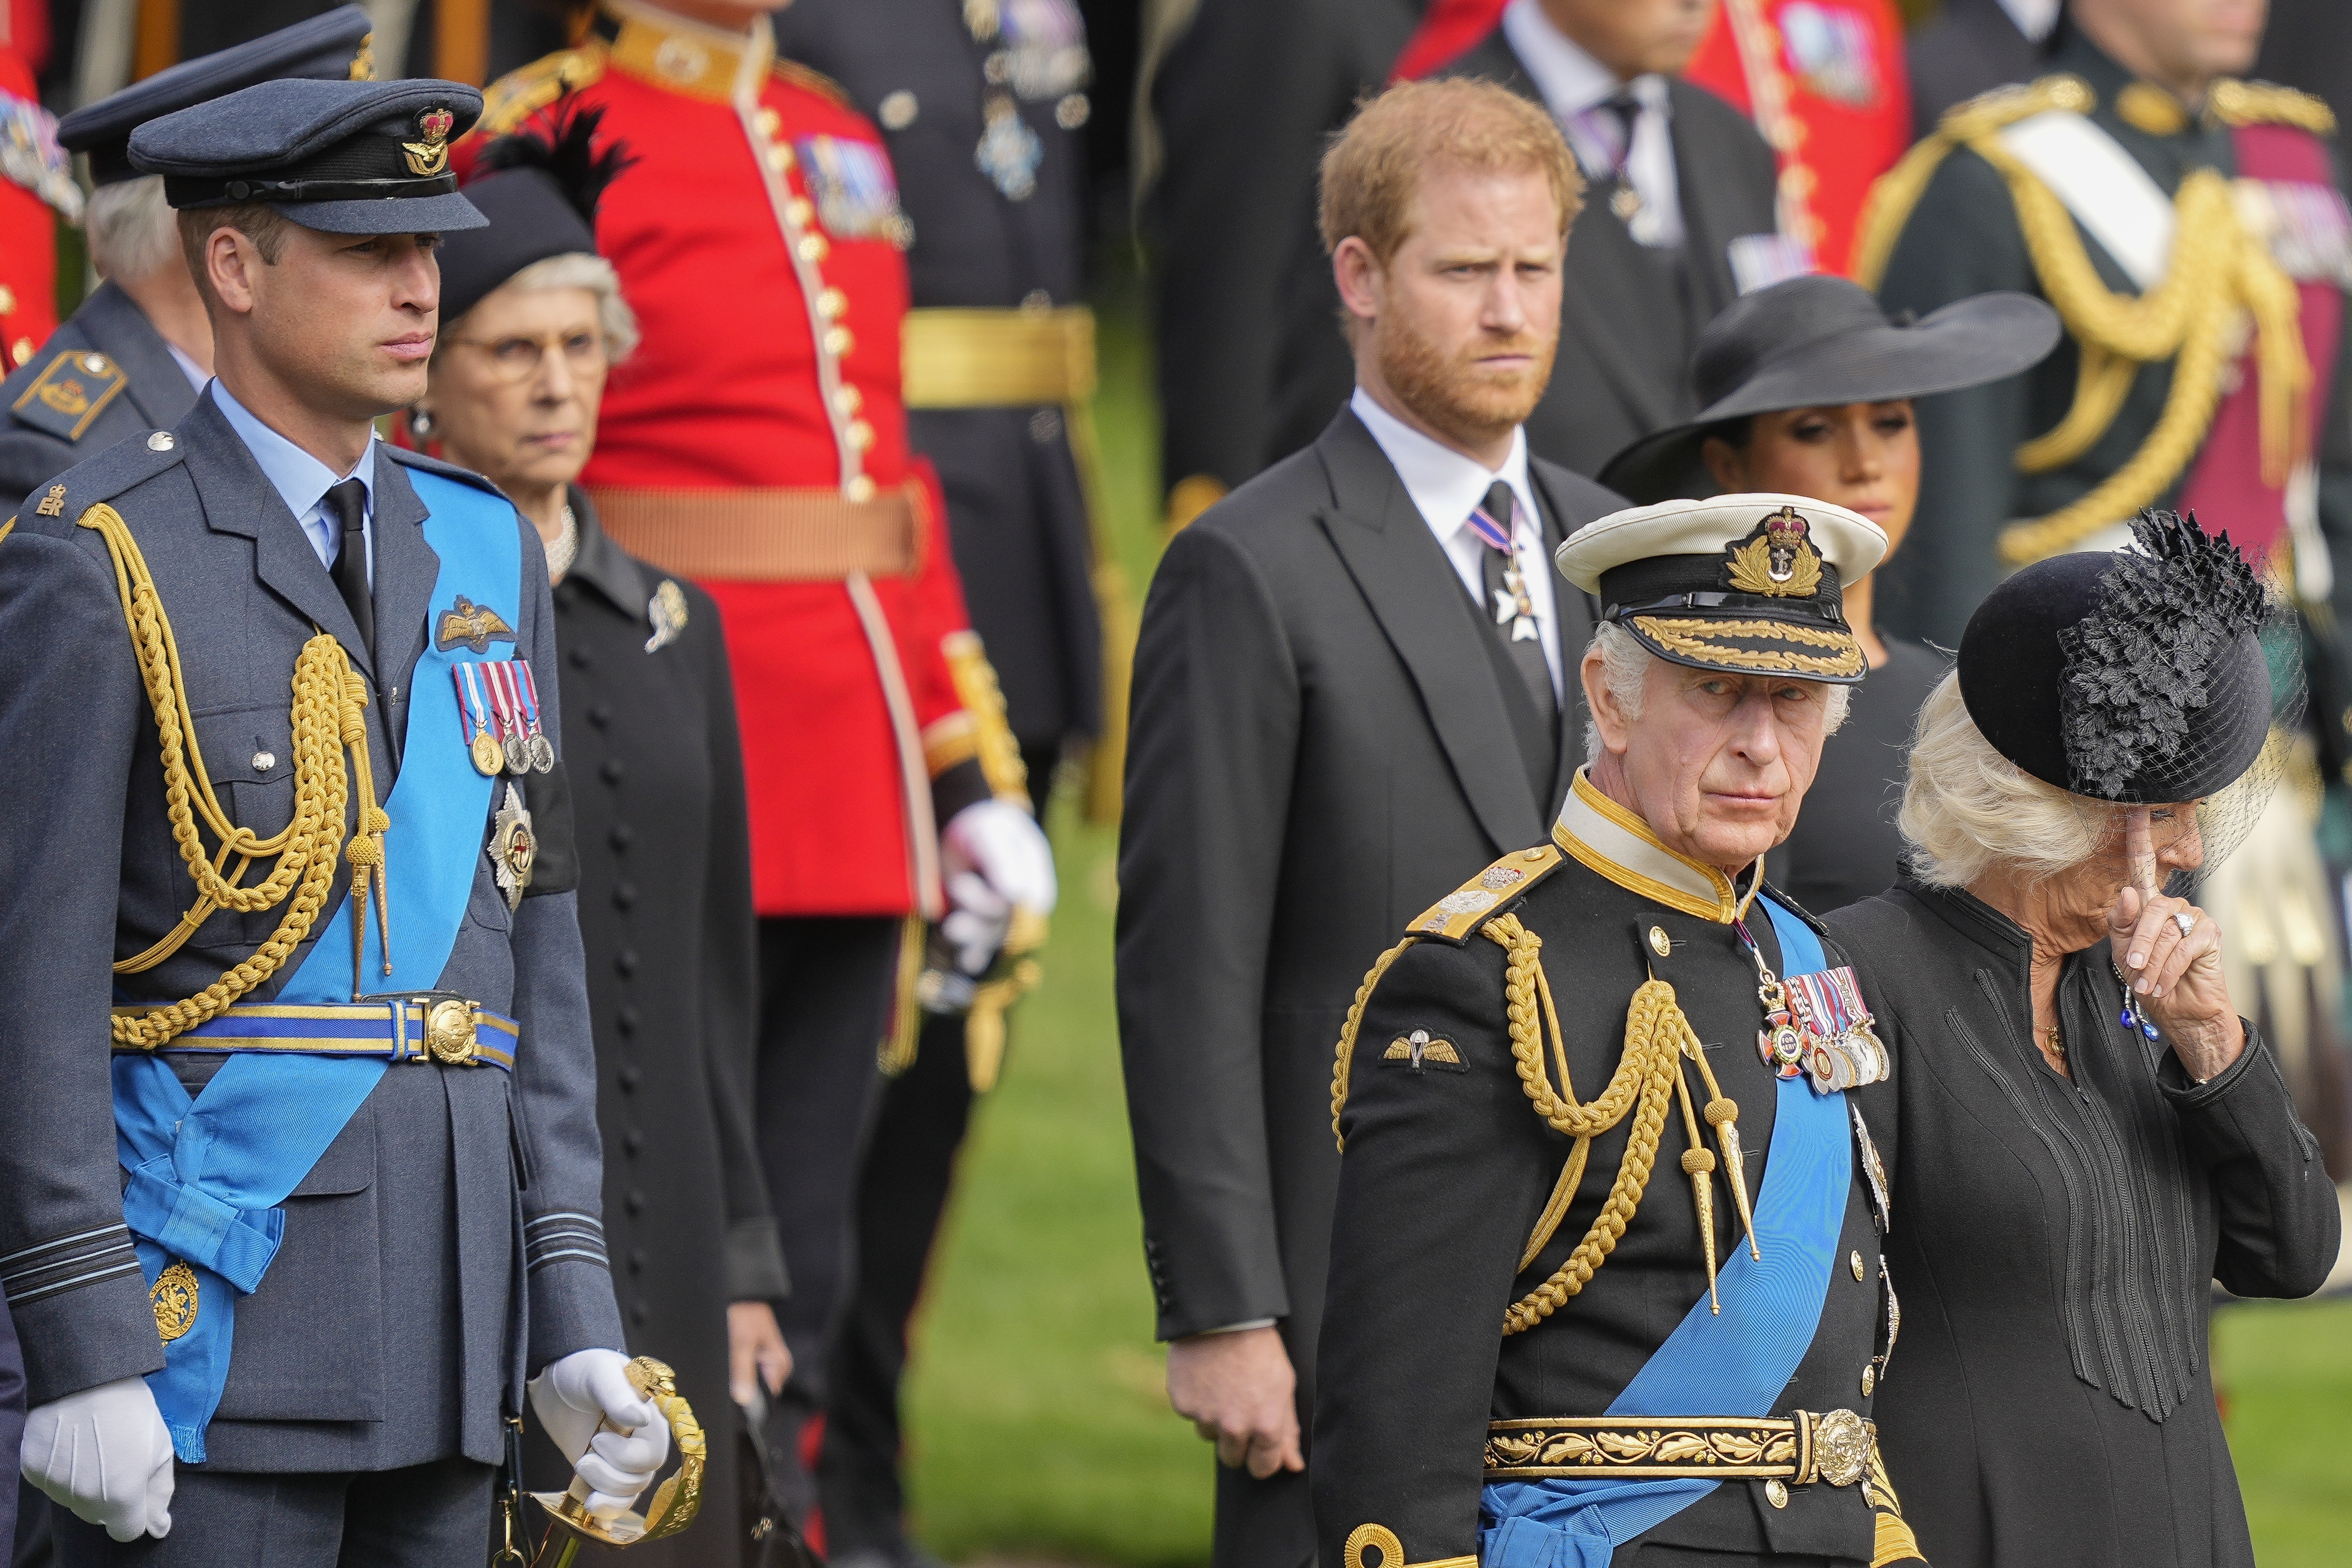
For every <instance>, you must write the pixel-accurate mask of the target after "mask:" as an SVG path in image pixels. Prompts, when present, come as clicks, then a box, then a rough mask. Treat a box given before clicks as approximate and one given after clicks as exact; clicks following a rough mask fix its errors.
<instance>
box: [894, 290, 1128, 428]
mask: <svg viewBox="0 0 2352 1568" xmlns="http://www.w3.org/2000/svg"><path fill="white" fill-rule="evenodd" d="M898 347H899V358H900V371H899V375H900V378H901V392H902V395H903V396H904V397H905V398H906V402H907V406H908V408H1021V407H1026V406H1029V405H1034V404H1040V403H1078V402H1083V401H1084V400H1085V399H1087V398H1089V397H1092V396H1093V395H1094V392H1095V313H1094V312H1093V311H1092V310H1087V308H1086V307H1085V306H1084V305H1069V306H1065V307H1064V308H1062V309H1060V310H1028V309H1026V308H1024V309H1020V310H946V309H936V308H935V309H928V310H909V311H908V312H907V320H906V325H905V326H904V327H903V328H902V329H901V330H900V332H899V337H898Z"/></svg>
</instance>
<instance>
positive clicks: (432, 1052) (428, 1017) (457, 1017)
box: [425, 1002, 474, 1067]
mask: <svg viewBox="0 0 2352 1568" xmlns="http://www.w3.org/2000/svg"><path fill="white" fill-rule="evenodd" d="M425 1054H426V1055H427V1056H429V1057H431V1058H433V1059H434V1060H435V1061H436V1062H439V1063H440V1064H441V1065H442V1066H444V1067H466V1066H469V1065H471V1063H472V1062H473V1059H474V1007H473V1004H472V1003H470V1002H436V1003H434V1004H433V1005H431V1006H429V1007H427V1008H426V1009H425Z"/></svg>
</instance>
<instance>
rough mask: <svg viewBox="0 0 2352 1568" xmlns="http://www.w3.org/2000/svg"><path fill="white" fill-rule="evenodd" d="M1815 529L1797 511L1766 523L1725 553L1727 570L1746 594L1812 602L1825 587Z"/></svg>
mask: <svg viewBox="0 0 2352 1568" xmlns="http://www.w3.org/2000/svg"><path fill="white" fill-rule="evenodd" d="M1811 532H1812V528H1811V524H1809V523H1807V522H1806V521H1805V520H1804V519H1803V518H1802V517H1801V516H1800V515H1799V514H1798V512H1797V510H1796V508H1794V507H1788V506H1784V507H1782V508H1781V509H1780V510H1779V511H1776V512H1773V513H1772V514H1771V515H1770V516H1769V517H1766V518H1764V519H1762V520H1761V521H1759V522H1758V523H1757V524H1756V526H1755V527H1754V528H1752V529H1750V530H1749V531H1748V537H1747V538H1745V539H1743V540H1741V541H1739V542H1738V543H1736V544H1732V545H1730V546H1727V548H1726V550H1725V552H1724V554H1725V559H1724V570H1725V572H1726V574H1727V575H1728V576H1729V577H1730V579H1731V586H1732V587H1733V588H1735V589H1737V590H1738V591H1739V592H1740V593H1743V594H1764V595H1769V596H1771V597H1773V598H1776V599H1809V598H1811V597H1812V595H1813V594H1814V592H1815V590H1817V589H1819V588H1820V587H1821V585H1822V557H1821V552H1819V551H1817V550H1815V549H1814V548H1813V542H1812V539H1811Z"/></svg>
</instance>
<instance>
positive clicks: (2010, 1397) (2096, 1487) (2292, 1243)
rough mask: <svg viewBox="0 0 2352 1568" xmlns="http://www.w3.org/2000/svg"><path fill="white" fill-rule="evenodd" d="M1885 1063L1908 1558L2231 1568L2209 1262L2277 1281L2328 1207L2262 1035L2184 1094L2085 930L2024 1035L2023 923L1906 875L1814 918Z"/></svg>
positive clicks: (2250, 1284)
mask: <svg viewBox="0 0 2352 1568" xmlns="http://www.w3.org/2000/svg"><path fill="white" fill-rule="evenodd" d="M1827 923H1828V925H1829V928H1830V931H1831V933H1832V935H1834V936H1835V937H1836V938H1837V940H1838V941H1839V942H1841V943H1843V945H1844V946H1845V948H1846V949H1847V951H1848V952H1851V953H1852V954H1853V958H1854V963H1855V965H1856V967H1857V968H1858V969H1859V970H1860V971H1861V974H1862V984H1863V994H1864V997H1865V998H1866V999H1867V1000H1868V1002H1869V1005H1870V1007H1871V1010H1872V1012H1873V1013H1874V1014H1875V1015H1876V1016H1877V1019H1878V1031H1879V1035H1880V1037H1881V1038H1882V1039H1884V1040H1885V1042H1886V1045H1887V1047H1888V1048H1889V1049H1890V1050H1892V1051H1893V1052H1894V1054H1895V1060H1896V1062H1897V1063H1898V1072H1897V1077H1896V1084H1897V1089H1898V1091H1899V1099H1900V1110H1899V1112H1898V1119H1897V1120H1898V1127H1899V1131H1898V1137H1899V1140H1900V1142H1901V1147H1902V1158H1901V1159H1900V1161H1899V1162H1897V1164H1896V1169H1895V1204H1894V1215H1895V1220H1894V1227H1893V1230H1892V1232H1891V1234H1890V1236H1889V1237H1888V1242H1889V1247H1888V1256H1887V1261H1888V1264H1889V1266H1890V1267H1891V1268H1892V1269H1893V1271H1894V1277H1895V1282H1896V1284H1897V1285H1898V1287H1899V1288H1900V1289H1901V1290H1902V1292H1903V1332H1902V1338H1901V1341H1900V1342H1899V1343H1898V1345H1897V1347H1896V1350H1895V1355H1894V1358H1893V1359H1892V1361H1891V1362H1890V1363H1889V1364H1888V1367H1887V1377H1886V1381H1885V1385H1884V1386H1883V1387H1882V1388H1881V1390H1880V1391H1879V1395H1878V1423H1879V1426H1878V1436H1879V1442H1880V1444H1881V1446H1882V1447H1884V1449H1885V1453H1886V1458H1887V1464H1888V1466H1889V1468H1891V1469H1892V1471H1893V1474H1894V1476H1895V1485H1896V1486H1897V1487H1898V1488H1899V1489H1901V1492H1902V1496H1903V1504H1904V1513H1905V1517H1906V1519H1907V1520H1908V1521H1910V1523H1911V1526H1912V1528H1913V1530H1914V1531H1916V1533H1917V1535H1918V1538H1919V1544H1920V1546H1921V1548H1922V1549H1923V1550H1924V1551H1925V1552H1926V1553H1927V1559H1928V1561H1929V1562H1931V1563H1935V1564H1936V1568H1990V1565H1991V1564H1994V1563H1999V1564H2000V1568H2224V1565H2227V1568H2251V1565H2252V1563H2253V1560H2254V1558H2253V1549H2252V1544H2251V1543H2250V1542H2249V1541H2248V1539H2247V1533H2246V1516H2245V1509H2244V1506H2243V1504H2242V1502H2241V1500H2240V1499H2239V1496H2238V1482H2237V1476H2236V1474H2235V1472H2234V1471H2233V1470H2232V1469H2231V1465H2230V1450H2229V1445H2228V1443H2227V1442H2226V1441H2225V1440H2224V1438H2223V1436H2222V1431H2221V1418H2220V1416H2219V1415H2217V1414H2216V1412H2215V1410H2214V1405H2213V1389H2212V1383H2211V1376H2210V1368H2209V1366H2208V1365H2207V1363H2206V1352H2207V1338H2206V1319H2207V1315H2208V1311H2209V1309H2210V1302H2211V1290H2210V1285H2209V1281H2212V1280H2217V1279H2218V1280H2219V1281H2220V1282H2221V1284H2222V1285H2223V1286H2224V1287H2226V1288H2227V1289H2231V1290H2232V1291H2235V1292H2236V1293H2238V1294H2240V1295H2243V1296H2304V1295H2308V1294H2310V1293H2311V1292H2312V1291H2313V1290H2315V1289H2318V1288H2319V1285H2320V1282H2321V1281H2322V1280H2323V1279H2325V1278H2326V1273H2327V1270H2328V1268H2329V1266H2330V1265H2331V1264H2333V1263H2334V1261H2335V1259H2336V1244H2337V1240H2338V1233H2339V1228H2340V1218H2339V1215H2338V1212H2337V1207H2336V1189H2335V1187H2334V1186H2333V1184H2330V1183H2329V1181H2328V1179H2327V1175H2326V1171H2325V1170H2323V1169H2322V1168H2321V1165H2320V1161H2319V1146H2318V1143H2317V1142H2316V1141H2315V1139H2314V1138H2313V1137H2312V1135H2311V1134H2310V1132H2308V1131H2305V1128H2304V1126H2303V1124H2302V1123H2301V1122H2300V1121H2297V1120H2296V1119H2295V1114H2294V1102H2293V1101H2292V1100H2290V1098H2289V1097H2288V1094H2287V1089H2286V1085H2285V1082H2284V1080H2283V1079H2281V1077H2280V1076H2279V1070H2278V1065H2277V1063H2276V1061H2275V1060H2274V1058H2273V1057H2272V1055H2271V1052H2270V1049H2269V1047H2267V1046H2265V1045H2264V1044H2263V1040H2262V1038H2261V1037H2259V1036H2258V1035H2256V1034H2255V1033H2254V1031H2253V1029H2252V1026H2249V1027H2248V1029H2247V1031H2246V1033H2247V1039H2246V1049H2245V1054H2244V1055H2243V1056H2242V1057H2240V1058H2239V1059H2238V1061H2237V1062H2236V1063H2235V1064H2233V1065H2232V1066H2231V1068H2228V1069H2227V1070H2225V1071H2224V1072H2222V1073H2221V1075H2220V1076H2218V1077H2216V1078H2215V1079H2212V1080H2211V1081H2210V1082H2209V1083H2207V1084H2205V1085H2203V1086H2202V1087H2201V1088H2200V1087H2198V1086H2196V1085H2193V1084H2191V1083H2190V1082H2189V1079H2188V1078H2187V1076H2186V1075H2185V1074H2184V1073H2183V1072H2182V1071H2181V1068H2180V1063H2179V1058H2176V1057H2174V1056H2173V1055H2172V1053H2171V1052H2170V1051H2169V1050H2168V1049H2167V1048H2165V1047H2162V1046H2161V1045H2152V1044H2150V1043H2149V1042H2147V1040H2145V1039H2144V1038H2142V1037H2140V1036H2139V1035H2138V1034H2137V1032H2136V1031H2132V1030H2127V1029H2126V1028H2125V1027H2123V1026H2122V1024H2121V1022H2120V1017H2119V1015H2120V1013H2121V1011H2122V1004H2123V991H2122V987H2121V986H2120V984H2118V983H2117V982H2116V979H2115V972H2114V969H2113V967H2112V965H2111V964H2110V963H2109V960H2108V955H2107V951H2106V947H2105V944H2104V943H2102V944H2100V945H2099V946H2097V947H2095V948H2092V949H2090V950H2088V951H2087V952H2080V953H2076V954H2074V956H2073V957H2072V958H2070V959H2068V960H2067V963H2066V967H2065V970H2064V973H2063V975H2062V977H2061V979H2060V981H2059V999H2060V1007H2061V1019H2062V1027H2063V1033H2064V1037H2065V1041H2066V1054H2067V1060H2068V1063H2069V1066H2070V1068H2072V1070H2073V1073H2074V1081H2073V1082H2072V1083H2071V1084H2070V1083H2069V1082H2068V1081H2067V1080H2066V1079H2063V1078H2061V1077H2060V1076H2059V1075H2058V1074H2057V1073H2055V1072H2053V1071H2052V1070H2051V1068H2049V1066H2048V1065H2047V1064H2046V1063H2045V1062H2044V1061H2043V1059H2042V1053H2041V1051H2040V1049H2039V1048H2038V1047H2036V1046H2035V1045H2034V1043H2033V1041H2032V995H2031V994H2030V993H2029V991H2028V989H2027V965H2028V963H2029V962H2030V961H2031V959H2032V939H2031V938H2029V937H2028V936H2027V935H2026V934H2025V932H2024V931H2022V930H2021V929H2020V928H2019V927H2018V926H2017V925H2015V924H2014V923H2012V922H2011V921H2010V920H2008V919H2007V918H2006V917H2005V916H2003V915H2001V914H2000V912H1998V911H1997V910H1993V909H1992V908H1990V906H1988V905H1986V904H1984V903H1982V902H1980V901H1979V900H1976V899H1974V898H1972V897H1970V896H1969V894H1967V893H1965V892H1950V891H1939V890H1937V889H1931V888H1928V887H1927V886H1925V885H1924V884H1921V883H1919V882H1916V881H1914V880H1910V879H1906V880H1905V881H1903V882H1902V883H1900V884H1899V885H1898V886H1897V887H1896V888H1895V889H1894V890H1893V891H1891V892H1889V893H1885V894H1883V895H1881V896H1880V897H1878V898H1874V899H1870V900H1864V902H1862V903H1859V904H1856V905H1854V906H1853V907H1852V908H1850V909H1846V910H1840V911H1838V912H1837V913H1834V914H1832V915H1831V916H1829V917H1828V921H1827Z"/></svg>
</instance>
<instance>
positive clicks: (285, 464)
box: [212, 376, 375, 590]
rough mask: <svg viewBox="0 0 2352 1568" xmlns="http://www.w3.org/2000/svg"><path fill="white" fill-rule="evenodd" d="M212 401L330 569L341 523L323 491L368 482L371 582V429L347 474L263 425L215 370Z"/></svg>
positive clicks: (364, 517) (338, 549)
mask: <svg viewBox="0 0 2352 1568" xmlns="http://www.w3.org/2000/svg"><path fill="white" fill-rule="evenodd" d="M212 397H213V406H215V408H218V409H219V410H220V411H221V414H222V416H224V417H226V419H227V420H228V423H229V428H231V429H232V430H235V431H236V433H237V436H238V437H239V438H240V439H242V440H243V441H244V442H245V448H246V450H247V451H248V452H251V453H252V454H253V460H254V462H256V463H257V464H258V465H259V466H260V468H261V472H262V476H263V477H264V478H266V479H268V481H269V483H270V486H271V488H273V489H276V490H277V491H278V499H279V500H282V501H284V502H285V503H286V510H288V511H290V512H292V513H293V514H294V521H297V522H299V523H300V524H301V525H302V532H303V534H304V536H305V537H307V538H308V539H309V540H310V548H311V549H313V550H315V551H317V552H319V564H320V565H321V566H324V567H326V568H327V569H328V570H329V571H330V572H331V571H333V570H334V567H335V557H336V556H338V555H341V553H342V552H343V536H342V523H341V521H340V520H338V519H335V518H332V517H330V516H328V515H327V505H326V500H327V492H328V491H329V490H330V489H333V488H334V487H335V486H336V485H338V484H341V482H342V481H343V480H345V479H357V480H359V482H360V483H361V484H362V485H364V486H365V487H366V492H365V495H366V499H365V500H364V502H363V503H362V506H361V508H360V527H361V530H362V537H363V538H365V539H366V541H367V543H368V587H369V588H370V589H371V590H373V588H374V586H375V432H374V431H373V430H370V431H369V432H368V445H367V450H366V451H364V452H362V453H361V454H360V460H359V466H358V467H356V468H353V469H352V471H351V472H350V473H348V474H338V473H337V472H335V471H334V469H332V468H329V467H327V465H326V464H324V463H322V462H320V461H319V459H318V458H314V457H312V456H310V453H308V452H306V451H304V450H302V448H301V447H297V446H296V445H295V444H294V443H293V442H291V441H289V440H288V439H287V438H286V437H283V436H280V435H279V434H278V432H277V431H275V430H272V429H271V428H270V427H269V426H267V425H264V424H263V423H262V422H261V421H260V419H259V418H258V417H257V416H255V414H254V413H253V411H252V410H251V409H249V408H247V407H246V405H244V404H242V403H239V402H238V401H237V400H236V397H235V396H234V395H232V394H231V393H230V392H229V389H228V388H227V387H226V386H223V385H222V384H221V383H220V379H219V378H218V377H217V376H216V377H215V378H214V379H213V383H212Z"/></svg>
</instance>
